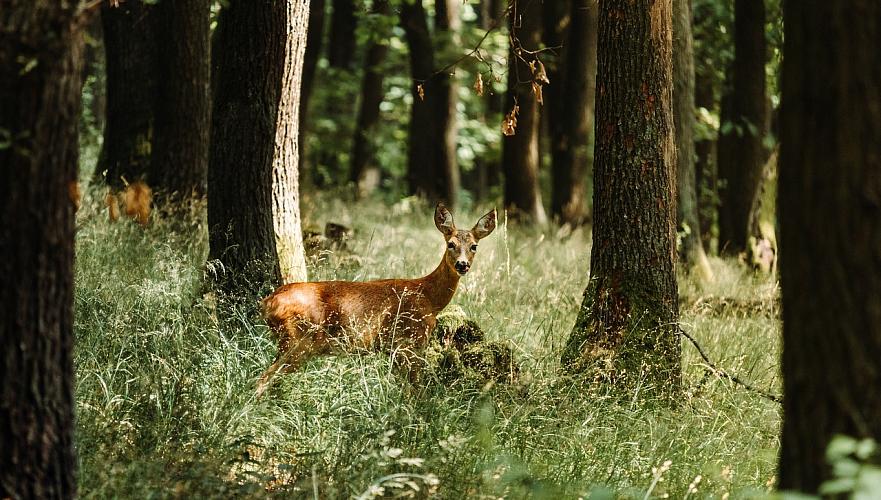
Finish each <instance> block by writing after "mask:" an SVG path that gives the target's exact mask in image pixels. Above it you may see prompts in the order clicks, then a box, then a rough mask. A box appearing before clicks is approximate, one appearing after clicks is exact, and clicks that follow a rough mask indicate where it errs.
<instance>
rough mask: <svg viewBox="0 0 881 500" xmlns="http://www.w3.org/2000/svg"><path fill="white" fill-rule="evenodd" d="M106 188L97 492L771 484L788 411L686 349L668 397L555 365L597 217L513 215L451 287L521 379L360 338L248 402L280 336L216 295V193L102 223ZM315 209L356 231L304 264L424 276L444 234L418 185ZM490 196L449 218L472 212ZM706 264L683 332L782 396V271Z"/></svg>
mask: <svg viewBox="0 0 881 500" xmlns="http://www.w3.org/2000/svg"><path fill="white" fill-rule="evenodd" d="M100 201H101V196H100V195H99V194H97V193H93V194H90V195H87V196H86V198H85V199H84V204H83V207H82V208H81V210H80V212H79V215H78V232H77V262H76V304H75V314H76V323H75V331H76V354H75V356H76V367H77V368H76V370H77V382H76V401H77V412H78V413H77V449H78V453H79V460H80V467H79V481H80V493H81V495H82V496H83V497H85V498H106V497H127V498H169V497H193V498H227V497H230V496H246V497H273V496H278V497H284V498H290V497H307V498H313V497H316V498H339V497H353V496H354V497H359V498H374V497H381V496H396V495H402V496H415V497H417V498H421V497H429V496H437V497H441V498H464V497H486V498H489V497H493V498H499V497H506V498H578V497H587V496H588V495H589V496H590V498H637V499H641V498H644V497H652V498H662V497H664V496H665V495H666V496H669V497H671V498H684V497H686V496H691V497H710V498H726V497H730V498H743V497H755V496H761V495H763V494H765V493H766V492H768V491H769V490H770V488H771V487H772V486H773V483H774V470H775V463H776V454H777V447H778V438H777V435H778V429H779V425H780V408H779V407H778V405H776V404H775V403H772V402H769V401H767V400H764V399H761V398H760V397H759V396H757V395H755V394H753V393H750V392H747V391H744V390H743V389H741V388H739V387H737V386H733V385H731V384H730V383H729V382H727V381H725V380H721V379H718V378H716V377H713V376H709V377H708V376H706V370H705V367H704V365H703V364H702V363H703V362H702V360H701V359H700V357H699V356H698V354H697V352H696V351H695V350H694V349H693V348H692V347H691V346H690V345H683V371H684V373H683V380H684V389H685V393H684V395H683V397H682V400H681V401H680V402H678V403H677V404H675V405H670V404H668V403H665V402H660V401H657V400H656V399H655V398H654V397H653V390H652V388H651V387H649V386H646V387H643V388H641V390H639V391H634V392H630V393H620V392H616V391H615V389H614V388H610V387H606V386H603V385H600V384H592V383H589V382H584V381H581V382H578V381H573V380H571V379H567V378H564V377H562V376H561V375H560V373H559V357H560V353H561V349H562V347H563V345H564V343H565V341H566V339H567V336H568V335H569V331H570V329H571V327H572V324H573V322H574V321H575V317H576V313H577V310H578V307H579V304H580V301H581V294H582V291H583V289H584V286H585V284H586V280H587V272H588V263H589V258H588V257H589V247H590V243H589V239H590V233H589V230H586V229H585V230H577V231H575V232H574V233H571V234H568V233H562V232H557V231H555V230H539V229H534V228H515V227H513V226H508V225H507V224H506V221H505V219H504V217H503V216H502V217H501V218H500V223H499V227H498V229H497V230H496V232H495V233H494V234H493V235H492V236H490V237H489V238H487V239H486V240H484V241H482V242H481V245H480V251H479V253H478V255H477V258H476V261H475V264H474V268H473V270H472V272H471V273H469V275H468V276H467V277H466V278H465V279H464V281H463V283H461V284H460V289H459V291H458V292H457V294H456V296H455V297H454V299H453V304H454V305H455V306H458V307H461V309H462V310H463V311H464V312H465V314H466V315H467V317H468V318H470V319H472V320H473V321H475V322H476V323H477V324H479V325H480V327H481V328H482V329H483V330H484V331H485V332H486V335H487V340H489V341H499V342H504V343H507V345H509V346H510V347H511V348H512V349H513V353H514V356H515V358H516V360H517V362H518V363H519V365H520V369H521V371H520V376H519V379H518V381H517V382H516V383H514V384H492V383H490V384H466V383H461V384H457V383H430V382H429V383H426V384H425V385H424V386H422V387H419V388H414V387H412V386H409V385H408V384H407V383H406V382H403V381H402V379H401V378H400V377H399V376H398V375H396V374H395V372H393V371H392V370H391V367H390V364H389V362H388V360H387V359H386V358H385V357H384V356H381V355H373V356H367V355H350V356H341V357H335V358H320V359H316V360H313V361H311V362H310V363H308V364H307V366H306V367H305V368H304V369H303V370H302V371H300V372H298V373H296V374H292V375H286V376H283V377H281V378H280V379H279V380H278V382H277V383H276V384H275V385H274V387H273V388H272V389H271V390H270V391H269V392H268V393H267V395H266V396H265V397H264V398H262V399H260V400H255V398H254V390H255V381H256V378H257V377H258V376H259V374H260V373H261V371H262V370H263V369H264V368H265V367H266V366H268V365H269V363H270V362H271V361H272V359H273V357H274V355H275V351H274V349H275V346H274V344H273V342H272V341H271V339H270V335H269V333H268V331H267V328H266V326H265V325H264V324H263V323H262V321H261V320H260V319H259V318H257V317H254V316H253V315H251V314H250V313H246V312H244V310H239V309H235V307H233V306H228V305H227V304H223V303H220V304H217V303H215V302H214V299H213V298H212V296H211V295H210V294H204V293H203V286H202V279H203V273H204V270H205V264H204V261H205V257H206V255H207V231H206V227H205V220H204V207H203V206H194V207H193V209H192V210H191V212H190V213H189V215H187V216H185V217H182V218H181V217H176V218H165V219H163V218H161V217H157V216H154V217H153V218H152V220H151V222H150V224H149V225H148V227H147V228H141V227H140V226H137V225H136V224H134V223H132V222H128V221H122V222H117V223H110V222H109V221H108V220H107V217H106V213H105V212H103V211H102V205H101V203H100ZM484 208H485V207H484ZM303 210H304V214H305V218H306V220H305V226H307V227H309V226H314V227H316V228H322V227H323V226H324V223H325V222H328V221H333V222H338V223H342V224H345V225H348V226H350V227H352V228H353V229H354V236H353V238H352V239H351V240H350V241H349V243H348V251H338V252H322V253H319V254H317V255H316V256H313V257H312V258H311V259H310V262H309V271H310V278H311V279H313V280H323V279H353V280H367V279H374V278H382V277H408V276H419V275H424V274H426V273H428V272H429V271H430V270H431V269H433V268H434V266H436V265H437V262H438V261H439V259H440V256H441V253H442V251H443V240H442V237H441V236H440V235H439V233H437V231H436V229H435V228H434V225H433V223H432V217H431V209H430V208H429V207H426V206H424V205H422V204H420V203H418V202H413V201H411V200H404V201H402V202H400V203H398V204H396V205H395V206H393V207H391V208H390V207H385V206H382V205H380V204H379V203H370V202H365V203H361V204H357V205H353V204H352V203H349V202H344V201H341V200H338V199H324V198H322V199H308V200H306V202H305V203H304V207H303ZM480 213H483V212H482V211H477V210H475V211H472V212H470V213H456V214H455V217H456V221H457V222H459V223H460V225H462V226H465V227H470V225H471V224H473V223H474V221H476V220H477V215H479V214H480ZM712 265H713V268H714V271H715V274H716V277H717V281H716V282H715V283H713V284H710V285H706V284H700V283H697V282H695V281H693V280H691V279H690V278H689V277H687V276H680V294H681V296H682V300H681V322H682V325H683V328H684V329H685V330H687V331H688V332H689V333H690V334H691V335H692V336H694V337H695V338H696V339H697V340H698V341H699V342H700V343H701V344H702V346H703V347H704V348H705V350H707V351H708V354H709V355H710V356H711V358H712V359H713V360H714V361H715V362H716V363H717V364H719V365H720V366H721V367H724V368H725V369H726V370H730V371H731V372H734V373H737V375H738V376H740V377H742V378H745V379H748V380H750V381H751V382H753V383H755V384H756V385H757V386H760V387H764V388H769V389H771V390H773V391H775V392H776V391H779V385H780V384H779V371H778V363H777V359H778V350H779V327H780V325H779V320H778V315H777V310H778V309H777V300H778V291H777V288H776V286H775V284H774V282H773V281H772V280H771V279H768V278H762V277H756V276H754V275H753V274H752V273H751V272H749V271H747V270H745V269H743V268H742V267H741V266H740V265H739V264H737V263H735V262H730V261H722V260H714V261H712ZM254 300H255V301H256V300H257V298H256V297H255V298H254ZM720 304H728V305H720ZM219 311H223V314H219Z"/></svg>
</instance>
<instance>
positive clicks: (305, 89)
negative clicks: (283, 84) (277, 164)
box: [298, 0, 325, 184]
mask: <svg viewBox="0 0 881 500" xmlns="http://www.w3.org/2000/svg"><path fill="white" fill-rule="evenodd" d="M324 11H325V0H311V1H310V2H309V32H308V33H306V54H305V55H304V56H303V83H302V84H301V85H300V130H299V133H300V138H299V141H298V143H299V145H300V169H299V170H300V180H301V184H308V183H309V182H310V179H309V167H308V162H307V159H308V158H309V155H308V154H307V151H308V141H307V140H306V134H307V132H308V127H309V103H310V102H311V100H312V87H313V86H314V84H315V73H316V70H317V68H318V60H319V59H321V49H322V47H323V46H324V18H325V15H324Z"/></svg>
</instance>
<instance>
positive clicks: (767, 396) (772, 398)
mask: <svg viewBox="0 0 881 500" xmlns="http://www.w3.org/2000/svg"><path fill="white" fill-rule="evenodd" d="M676 330H677V333H679V335H682V336H683V337H685V338H687V339H688V340H689V342H691V344H692V345H693V346H694V347H695V349H697V352H698V354H700V356H701V358H703V359H704V362H705V363H706V364H707V366H708V367H709V368H710V370H711V371H712V372H713V373H714V374H716V375H718V376H719V377H721V378H724V379H728V380H730V381H731V382H733V383H734V384H737V385H739V386H741V387H743V388H744V389H746V390H748V391H752V392H754V393H756V394H758V395H759V396H762V397H763V398H765V399H768V400H770V401H773V402H775V403H783V398H782V397H780V396H778V395H777V394H773V393H771V392H768V391H765V390H762V389H759V388H758V387H755V386H753V385H751V384H749V383H747V382H744V381H743V380H741V379H740V378H739V377H737V376H736V375H732V374H730V373H728V372H726V371H725V370H723V369H721V368H719V367H717V366H716V365H715V363H713V362H712V361H710V358H708V357H707V355H706V353H705V352H704V350H703V348H701V346H700V344H698V343H697V340H695V339H694V337H692V336H691V335H689V333H688V332H686V331H685V330H683V329H682V327H681V326H679V325H676Z"/></svg>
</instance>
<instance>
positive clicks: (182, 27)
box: [152, 0, 211, 199]
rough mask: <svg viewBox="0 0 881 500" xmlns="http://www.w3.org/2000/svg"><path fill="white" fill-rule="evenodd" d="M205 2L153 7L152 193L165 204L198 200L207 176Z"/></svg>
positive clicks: (166, 0)
mask: <svg viewBox="0 0 881 500" xmlns="http://www.w3.org/2000/svg"><path fill="white" fill-rule="evenodd" d="M210 7H211V1H210V0H163V1H162V2H159V4H158V5H157V6H156V9H157V11H156V14H157V26H158V30H157V42H158V45H159V53H160V54H161V56H160V57H158V58H157V59H158V65H157V66H158V70H157V78H156V80H157V82H158V93H159V98H158V100H157V101H156V108H155V124H154V139H153V159H152V161H153V166H152V171H153V173H154V175H153V179H152V180H153V182H152V185H153V188H154V190H155V191H156V192H158V193H159V194H160V195H161V194H162V193H163V192H164V193H165V195H166V196H168V197H170V198H171V199H181V198H187V197H189V196H203V195H204V194H205V183H206V180H207V179H206V177H207V174H208V141H209V129H210V118H209V113H210V110H211V97H210V78H211V66H210V44H209V33H210V23H209V21H210V19H209V16H210Z"/></svg>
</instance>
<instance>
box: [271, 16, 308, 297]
mask: <svg viewBox="0 0 881 500" xmlns="http://www.w3.org/2000/svg"><path fill="white" fill-rule="evenodd" d="M285 4H286V9H287V12H286V16H285V18H286V19H287V23H286V25H285V32H284V33H283V36H284V43H285V52H284V62H283V65H284V69H283V72H282V75H281V76H282V81H281V100H280V102H279V107H278V115H277V118H276V128H277V130H276V135H275V159H274V161H273V165H272V216H273V223H274V225H275V245H276V251H277V252H278V264H279V268H280V270H281V279H282V281H283V282H284V283H293V282H302V281H306V254H305V251H304V249H303V230H302V228H301V224H300V185H299V177H298V163H299V151H298V149H299V145H298V138H299V134H298V130H297V129H298V126H299V124H300V120H299V113H300V84H301V79H302V74H303V57H304V55H305V52H306V29H307V27H308V23H309V0H286V2H285Z"/></svg>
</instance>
